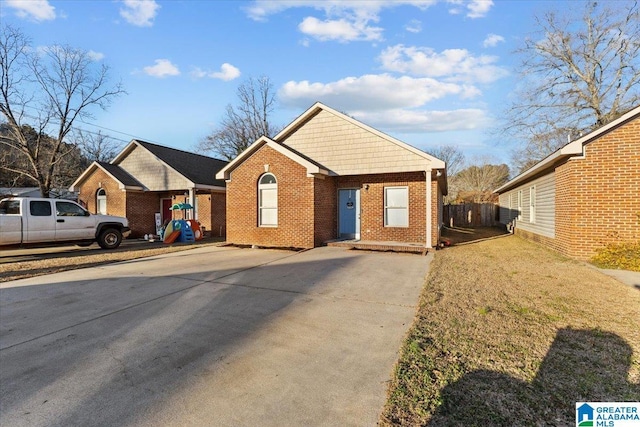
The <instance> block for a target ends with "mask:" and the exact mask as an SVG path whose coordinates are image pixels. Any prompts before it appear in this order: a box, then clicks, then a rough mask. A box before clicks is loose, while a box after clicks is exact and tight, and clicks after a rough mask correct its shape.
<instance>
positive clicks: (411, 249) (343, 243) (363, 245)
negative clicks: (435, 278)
mask: <svg viewBox="0 0 640 427" xmlns="http://www.w3.org/2000/svg"><path fill="white" fill-rule="evenodd" d="M326 244H327V246H337V247H341V248H348V249H360V250H367V251H382V252H403V253H415V254H422V255H426V254H427V252H428V251H429V249H428V248H426V247H425V246H424V244H423V243H410V242H382V241H373V240H330V241H328V242H326Z"/></svg>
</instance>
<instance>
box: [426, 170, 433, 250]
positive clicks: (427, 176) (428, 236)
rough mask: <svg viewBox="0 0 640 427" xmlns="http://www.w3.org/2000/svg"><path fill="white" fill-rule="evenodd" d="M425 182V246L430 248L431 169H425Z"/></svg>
mask: <svg viewBox="0 0 640 427" xmlns="http://www.w3.org/2000/svg"><path fill="white" fill-rule="evenodd" d="M425 183H426V185H427V188H426V191H427V208H426V210H427V212H426V214H427V218H426V220H427V239H426V246H427V248H431V247H432V246H433V245H432V242H431V226H432V224H431V169H429V170H427V171H425Z"/></svg>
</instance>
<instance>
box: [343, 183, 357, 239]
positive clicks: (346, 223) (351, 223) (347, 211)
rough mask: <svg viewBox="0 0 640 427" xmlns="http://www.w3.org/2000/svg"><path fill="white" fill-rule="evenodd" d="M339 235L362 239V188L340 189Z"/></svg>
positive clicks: (346, 237) (345, 237) (344, 237)
mask: <svg viewBox="0 0 640 427" xmlns="http://www.w3.org/2000/svg"><path fill="white" fill-rule="evenodd" d="M338 236H339V237H340V238H341V239H360V190H359V189H355V188H349V189H341V190H338Z"/></svg>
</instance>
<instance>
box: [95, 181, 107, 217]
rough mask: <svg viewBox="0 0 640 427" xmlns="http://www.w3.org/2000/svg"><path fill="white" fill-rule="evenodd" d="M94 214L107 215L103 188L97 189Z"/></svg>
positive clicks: (105, 195) (105, 196) (105, 193)
mask: <svg viewBox="0 0 640 427" xmlns="http://www.w3.org/2000/svg"><path fill="white" fill-rule="evenodd" d="M96 213H99V214H102V215H106V214H107V192H106V191H105V189H104V188H100V189H98V192H97V193H96Z"/></svg>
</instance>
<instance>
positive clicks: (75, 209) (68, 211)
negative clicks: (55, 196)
mask: <svg viewBox="0 0 640 427" xmlns="http://www.w3.org/2000/svg"><path fill="white" fill-rule="evenodd" d="M84 212H85V211H84V209H82V208H81V207H80V206H78V205H76V204H75V203H69V202H56V214H57V215H58V216H84V215H85V213H84Z"/></svg>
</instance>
